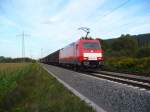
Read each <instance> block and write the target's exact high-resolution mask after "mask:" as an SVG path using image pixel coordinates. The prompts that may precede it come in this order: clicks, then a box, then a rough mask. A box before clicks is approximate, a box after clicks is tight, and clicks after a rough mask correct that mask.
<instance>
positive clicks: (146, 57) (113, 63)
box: [101, 34, 150, 76]
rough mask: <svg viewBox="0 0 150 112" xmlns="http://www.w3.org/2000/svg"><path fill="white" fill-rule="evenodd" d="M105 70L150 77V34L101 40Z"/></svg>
mask: <svg viewBox="0 0 150 112" xmlns="http://www.w3.org/2000/svg"><path fill="white" fill-rule="evenodd" d="M101 43H102V48H103V50H104V58H105V65H104V67H103V68H104V69H105V70H110V71H117V72H127V73H135V74H139V75H147V76H150V34H141V35H129V34H126V35H121V36H120V37H118V38H115V39H108V40H101Z"/></svg>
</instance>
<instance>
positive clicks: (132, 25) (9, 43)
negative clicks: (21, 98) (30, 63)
mask: <svg viewBox="0 0 150 112" xmlns="http://www.w3.org/2000/svg"><path fill="white" fill-rule="evenodd" d="M79 27H88V28H90V31H91V33H90V36H91V37H93V38H101V39H109V38H116V37H119V36H120V35H121V34H132V35H137V34H142V33H150V0H0V56H5V57H13V58H16V57H21V56H22V51H21V50H22V37H21V34H22V33H23V32H24V33H25V35H26V36H25V56H26V57H31V58H36V59H38V58H40V57H43V56H46V55H48V54H50V53H52V52H54V51H56V50H58V49H60V48H63V47H64V46H66V45H68V44H69V43H72V42H74V41H76V40H78V39H79V38H80V37H81V36H84V35H85V32H83V31H81V30H78V28H79Z"/></svg>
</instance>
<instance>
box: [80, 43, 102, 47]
mask: <svg viewBox="0 0 150 112" xmlns="http://www.w3.org/2000/svg"><path fill="white" fill-rule="evenodd" d="M83 47H84V48H85V49H101V46H100V44H99V43H96V42H91V43H90V42H85V43H83Z"/></svg>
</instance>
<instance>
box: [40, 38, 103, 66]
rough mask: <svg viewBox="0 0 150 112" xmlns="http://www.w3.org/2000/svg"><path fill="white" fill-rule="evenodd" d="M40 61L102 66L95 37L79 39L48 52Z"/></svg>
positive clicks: (101, 57) (98, 43)
mask: <svg viewBox="0 0 150 112" xmlns="http://www.w3.org/2000/svg"><path fill="white" fill-rule="evenodd" d="M40 61H41V62H42V63H46V64H54V65H62V66H71V67H73V68H100V67H101V66H103V61H104V58H103V50H102V48H101V44H100V41H99V40H97V39H79V40H78V41H76V42H73V43H71V44H69V45H68V46H66V47H64V48H62V49H60V50H57V51H55V52H53V53H52V54H49V55H48V56H46V57H44V58H42V59H41V60H40Z"/></svg>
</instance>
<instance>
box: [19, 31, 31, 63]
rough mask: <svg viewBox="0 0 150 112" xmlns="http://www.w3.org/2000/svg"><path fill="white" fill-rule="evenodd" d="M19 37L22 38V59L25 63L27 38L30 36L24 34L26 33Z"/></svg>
mask: <svg viewBox="0 0 150 112" xmlns="http://www.w3.org/2000/svg"><path fill="white" fill-rule="evenodd" d="M17 36H20V37H22V43H21V44H22V59H23V61H24V58H25V37H27V36H29V35H27V34H25V33H24V31H23V32H22V34H19V35H17Z"/></svg>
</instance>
